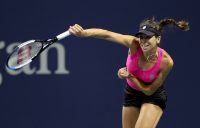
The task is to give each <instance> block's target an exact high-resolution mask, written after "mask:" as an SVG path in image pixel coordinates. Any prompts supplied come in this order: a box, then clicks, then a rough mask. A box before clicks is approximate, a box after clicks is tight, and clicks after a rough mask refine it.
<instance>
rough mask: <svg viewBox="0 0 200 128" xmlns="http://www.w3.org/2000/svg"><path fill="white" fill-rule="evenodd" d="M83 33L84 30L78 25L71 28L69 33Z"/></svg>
mask: <svg viewBox="0 0 200 128" xmlns="http://www.w3.org/2000/svg"><path fill="white" fill-rule="evenodd" d="M81 31H83V28H82V27H81V26H80V25H78V24H75V25H73V26H70V27H69V32H71V33H72V34H78V33H80V32H81Z"/></svg>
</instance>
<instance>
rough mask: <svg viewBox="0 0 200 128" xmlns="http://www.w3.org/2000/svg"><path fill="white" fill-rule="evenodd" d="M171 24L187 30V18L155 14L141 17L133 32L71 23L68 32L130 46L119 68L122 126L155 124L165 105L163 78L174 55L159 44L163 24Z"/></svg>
mask: <svg viewBox="0 0 200 128" xmlns="http://www.w3.org/2000/svg"><path fill="white" fill-rule="evenodd" d="M168 25H173V26H176V27H178V28H180V29H181V30H184V31H187V30H189V23H188V22H186V21H175V20H174V19H163V20H161V21H156V20H155V18H151V19H146V20H143V21H142V22H141V23H140V28H139V32H138V33H136V34H135V35H134V36H132V35H123V34H119V33H115V32H111V31H108V30H104V29H98V28H91V29H83V28H82V27H81V26H80V25H78V24H75V25H73V26H70V28H69V31H70V33H71V34H73V35H75V36H78V37H94V38H100V39H105V40H108V41H112V42H116V43H118V44H122V45H124V46H126V47H128V48H129V50H128V57H127V61H126V67H123V68H120V69H119V71H118V77H119V78H120V79H126V83H127V84H126V87H125V89H124V104H123V109H122V125H123V128H155V127H156V126H157V124H158V122H159V120H160V117H161V116H162V114H163V110H164V109H165V107H166V104H165V103H166V101H167V94H166V90H165V88H164V85H163V83H164V81H165V79H166V77H167V76H168V74H169V72H170V71H171V69H172V67H173V59H172V58H171V57H170V55H169V54H168V53H167V52H166V51H165V50H164V49H162V48H160V47H159V46H158V45H159V44H160V41H161V34H162V30H163V28H164V27H166V26H168Z"/></svg>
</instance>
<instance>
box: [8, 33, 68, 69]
mask: <svg viewBox="0 0 200 128" xmlns="http://www.w3.org/2000/svg"><path fill="white" fill-rule="evenodd" d="M69 35H70V32H69V31H66V32H63V33H61V34H59V35H57V36H56V37H54V38H51V39H48V40H29V41H26V42H23V43H21V44H20V45H18V46H17V47H16V48H15V49H14V50H13V52H12V53H11V54H10V55H9V56H8V59H7V62H6V66H7V67H8V69H11V70H18V69H20V68H22V67H24V66H25V65H27V64H29V63H30V62H32V61H33V60H34V59H35V58H36V57H37V56H38V55H40V54H41V53H42V51H44V50H45V49H46V48H48V47H49V46H50V45H52V44H53V43H55V42H57V41H58V40H61V39H63V38H65V37H67V36H69Z"/></svg>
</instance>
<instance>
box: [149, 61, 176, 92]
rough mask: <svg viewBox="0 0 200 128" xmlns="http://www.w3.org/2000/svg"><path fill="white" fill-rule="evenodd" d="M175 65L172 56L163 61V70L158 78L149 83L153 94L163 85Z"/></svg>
mask: <svg viewBox="0 0 200 128" xmlns="http://www.w3.org/2000/svg"><path fill="white" fill-rule="evenodd" d="M163 59H164V58H163ZM173 65H174V63H173V60H172V59H171V58H168V59H165V60H164V62H162V66H161V70H160V72H159V74H158V77H157V79H156V80H154V82H153V83H152V84H151V85H149V91H150V92H151V94H153V93H154V92H155V91H156V90H157V89H158V88H159V87H160V86H162V85H163V83H164V81H165V79H166V78H167V76H168V74H169V72H170V71H171V69H172V67H173Z"/></svg>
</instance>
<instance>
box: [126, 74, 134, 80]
mask: <svg viewBox="0 0 200 128" xmlns="http://www.w3.org/2000/svg"><path fill="white" fill-rule="evenodd" d="M134 77H135V76H134V75H132V74H131V73H129V74H128V77H127V78H128V79H131V78H134Z"/></svg>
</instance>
